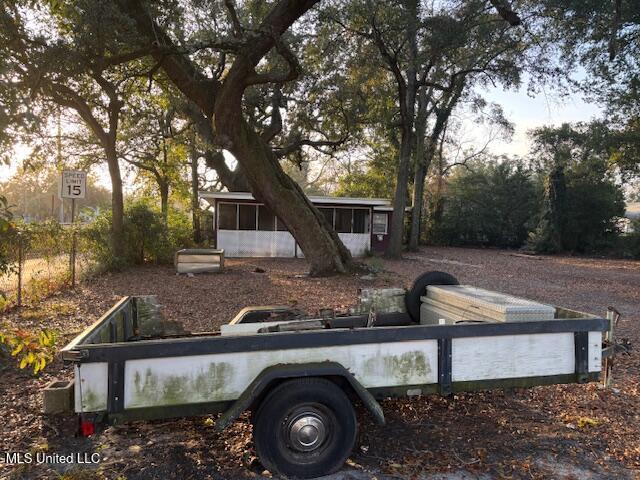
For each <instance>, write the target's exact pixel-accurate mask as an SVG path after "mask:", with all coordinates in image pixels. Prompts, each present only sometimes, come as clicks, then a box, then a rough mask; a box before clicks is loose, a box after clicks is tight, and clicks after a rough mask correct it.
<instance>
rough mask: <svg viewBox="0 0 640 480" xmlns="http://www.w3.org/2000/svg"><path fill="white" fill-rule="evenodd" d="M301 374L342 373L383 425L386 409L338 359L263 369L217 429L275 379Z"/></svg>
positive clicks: (276, 381) (239, 411)
mask: <svg viewBox="0 0 640 480" xmlns="http://www.w3.org/2000/svg"><path fill="white" fill-rule="evenodd" d="M301 377H340V378H343V379H344V380H346V381H347V382H348V383H349V385H350V386H351V388H352V389H353V391H354V392H355V393H356V395H357V396H358V398H359V399H360V400H361V401H362V403H363V404H364V405H365V407H366V408H367V410H369V413H371V415H372V416H373V418H374V420H375V421H376V423H377V424H378V425H384V423H385V420H384V412H383V411H382V407H381V406H380V404H379V403H378V402H377V400H376V399H375V398H374V397H373V395H371V393H370V392H369V390H367V389H366V388H364V387H363V386H362V385H361V384H360V382H358V380H356V378H355V377H354V376H353V375H352V374H351V373H350V372H349V371H348V370H347V369H346V368H344V367H343V366H342V365H340V364H339V363H335V362H319V363H303V364H297V363H295V364H280V365H273V366H271V367H268V368H266V369H264V370H263V371H262V372H261V373H260V374H259V375H258V376H257V377H256V378H255V380H253V382H251V384H250V385H249V386H248V387H247V388H246V389H245V391H244V392H242V394H241V395H240V397H238V399H237V400H236V401H235V402H234V403H233V404H232V405H231V407H229V409H228V410H226V411H225V412H224V413H223V414H222V415H221V416H220V418H218V420H217V421H216V429H217V430H219V431H220V430H223V429H225V428H227V427H228V426H229V425H231V423H233V422H234V421H235V420H236V419H237V418H238V417H239V416H240V415H241V414H242V412H244V411H245V410H247V409H249V408H250V407H251V406H252V405H254V404H255V403H256V401H258V400H259V399H260V398H261V397H263V395H264V394H266V393H267V392H268V390H269V389H270V387H271V386H273V384H274V383H278V381H279V380H285V379H291V378H301Z"/></svg>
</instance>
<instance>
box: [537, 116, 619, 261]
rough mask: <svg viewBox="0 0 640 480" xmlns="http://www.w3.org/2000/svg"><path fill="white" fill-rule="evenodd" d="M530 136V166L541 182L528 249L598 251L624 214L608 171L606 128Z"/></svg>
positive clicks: (596, 124)
mask: <svg viewBox="0 0 640 480" xmlns="http://www.w3.org/2000/svg"><path fill="white" fill-rule="evenodd" d="M531 135H532V137H533V139H534V150H533V154H534V155H535V157H534V162H535V163H536V164H537V165H538V168H539V169H540V171H541V173H542V174H543V175H545V177H546V178H545V200H544V204H543V211H542V213H541V218H540V222H539V225H538V227H537V229H536V231H535V232H534V234H533V235H532V237H531V242H530V243H531V246H532V247H533V248H534V249H536V250H538V251H548V252H558V251H564V250H570V251H589V250H596V249H599V248H602V247H603V246H604V245H605V244H606V243H607V242H608V241H610V240H611V237H612V236H614V235H615V233H616V231H617V226H616V224H617V219H618V217H621V216H622V215H623V214H624V198H623V193H622V189H621V188H620V186H619V185H616V183H615V181H614V179H613V175H612V172H611V164H610V152H611V148H612V147H611V145H612V143H611V140H610V138H611V137H610V131H609V129H608V128H607V127H606V125H604V124H603V123H602V122H592V123H589V124H584V123H579V124H575V125H569V124H563V125H561V126H560V127H543V128H539V129H537V130H534V131H533V132H532V134H531Z"/></svg>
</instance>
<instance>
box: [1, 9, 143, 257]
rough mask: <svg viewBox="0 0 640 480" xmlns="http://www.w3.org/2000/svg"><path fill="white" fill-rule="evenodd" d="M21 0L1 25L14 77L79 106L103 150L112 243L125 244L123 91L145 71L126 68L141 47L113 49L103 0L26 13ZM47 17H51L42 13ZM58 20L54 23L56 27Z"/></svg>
mask: <svg viewBox="0 0 640 480" xmlns="http://www.w3.org/2000/svg"><path fill="white" fill-rule="evenodd" d="M25 6H26V7H28V6H29V5H23V4H22V2H18V1H15V2H6V3H5V4H4V5H3V11H2V12H1V16H0V27H1V28H0V29H4V30H5V31H6V32H7V34H6V36H5V37H4V38H3V40H5V41H6V42H7V43H6V44H5V45H4V47H5V48H7V49H9V51H10V52H11V56H12V58H13V59H14V61H13V62H12V64H11V68H12V69H11V72H10V73H9V75H10V76H12V78H13V84H14V86H15V88H17V89H20V90H21V91H23V92H28V94H29V96H31V97H38V98H39V99H40V100H42V101H43V102H48V103H53V104H55V105H57V106H59V107H62V108H66V109H70V110H72V111H74V112H75V113H76V114H77V116H78V117H79V118H80V119H81V120H82V122H83V123H84V124H85V125H86V127H87V129H88V130H89V131H90V132H91V134H92V135H93V136H94V138H95V140H96V141H97V143H98V144H99V146H100V148H101V149H102V151H103V155H104V158H105V161H106V163H107V166H108V169H109V175H110V178H111V187H112V201H111V208H112V211H113V214H112V226H111V228H112V244H113V248H114V252H115V255H116V256H119V255H121V253H122V251H123V241H124V240H123V214H124V200H123V191H122V176H121V173H120V166H119V154H118V151H117V138H118V128H119V125H120V120H121V115H122V113H123V112H122V109H123V106H124V101H123V98H125V97H126V96H127V95H128V91H129V88H130V87H131V86H132V85H133V84H134V83H135V79H136V77H138V76H139V75H140V72H139V71H137V70H136V69H135V68H131V66H129V68H123V67H122V66H121V65H122V63H124V62H129V61H131V60H134V59H138V58H140V56H141V54H140V53H139V52H127V54H125V55H124V56H118V55H114V54H113V52H114V51H115V50H118V47H117V45H116V44H115V43H114V42H115V40H114V37H113V35H112V34H111V26H112V25H113V24H115V23H117V21H118V18H117V17H118V15H117V12H116V11H115V10H114V8H113V6H112V5H111V4H108V3H105V2H91V1H90V0H87V1H84V0H83V1H80V2H78V4H77V5H68V4H60V3H55V4H53V5H52V6H51V7H50V8H48V7H46V6H38V7H35V8H33V9H31V10H27V12H28V13H27V14H26V15H25V14H23V13H22V12H23V10H22V9H23V7H25ZM43 16H46V20H43ZM52 23H53V25H54V28H53V29H52V28H51V24H52Z"/></svg>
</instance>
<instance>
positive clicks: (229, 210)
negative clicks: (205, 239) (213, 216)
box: [218, 203, 238, 230]
mask: <svg viewBox="0 0 640 480" xmlns="http://www.w3.org/2000/svg"><path fill="white" fill-rule="evenodd" d="M237 209H238V205H237V204H235V203H218V230H236V229H237V228H238V223H237V220H238V219H237V214H238V211H237Z"/></svg>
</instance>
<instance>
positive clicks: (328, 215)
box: [318, 208, 333, 228]
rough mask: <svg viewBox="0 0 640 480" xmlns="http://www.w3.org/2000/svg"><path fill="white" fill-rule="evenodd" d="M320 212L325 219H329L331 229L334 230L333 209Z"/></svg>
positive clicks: (323, 209) (324, 209) (322, 209)
mask: <svg viewBox="0 0 640 480" xmlns="http://www.w3.org/2000/svg"><path fill="white" fill-rule="evenodd" d="M318 210H319V211H320V213H321V214H323V215H324V218H326V219H327V222H329V225H331V228H333V208H318Z"/></svg>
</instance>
